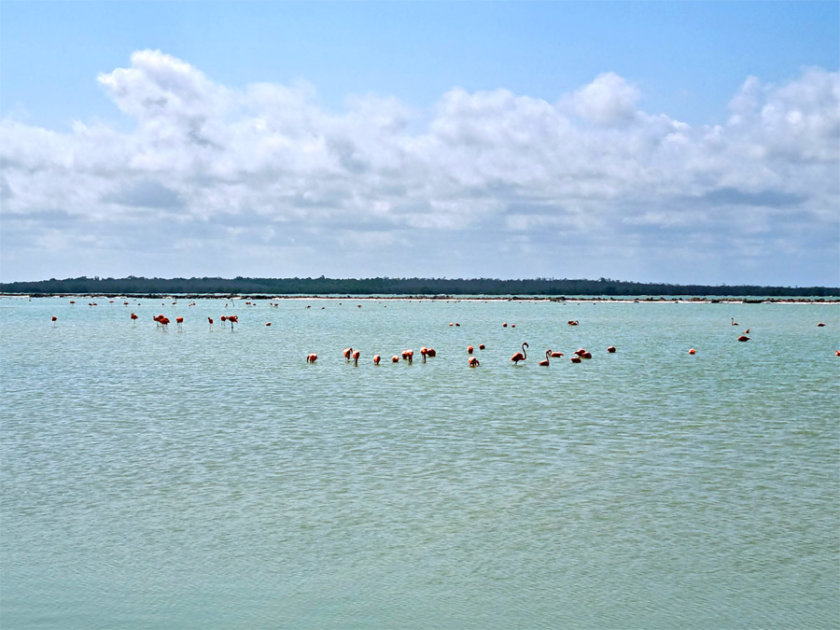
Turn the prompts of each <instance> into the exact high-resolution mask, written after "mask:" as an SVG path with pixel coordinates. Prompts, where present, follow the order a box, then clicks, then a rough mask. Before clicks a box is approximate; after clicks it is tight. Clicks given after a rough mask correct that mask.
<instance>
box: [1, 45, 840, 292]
mask: <svg viewBox="0 0 840 630" xmlns="http://www.w3.org/2000/svg"><path fill="white" fill-rule="evenodd" d="M99 82H100V83H101V84H102V85H103V86H104V88H105V91H106V93H107V94H108V95H109V96H110V98H112V100H113V101H114V103H115V104H116V105H117V107H119V109H120V110H121V111H123V112H124V113H125V114H126V115H127V116H129V117H130V118H131V119H132V120H133V121H134V122H135V123H136V124H135V126H134V127H133V128H132V129H131V130H130V131H128V132H125V131H119V130H117V129H114V128H109V127H106V126H103V125H89V124H85V123H82V122H79V123H77V124H76V125H75V126H74V128H73V129H72V131H71V132H69V133H60V132H56V131H53V130H48V129H41V128H38V127H34V126H30V125H26V124H24V123H21V122H19V121H17V120H15V119H12V118H7V119H5V120H3V121H0V164H2V184H3V185H2V193H3V195H2V203H3V228H4V229H3V233H4V235H3V239H4V242H3V266H2V267H3V271H2V273H3V275H4V277H8V278H12V279H14V278H16V277H20V278H26V277H30V276H31V274H32V273H34V271H28V269H34V267H32V266H31V265H30V266H29V267H27V263H26V260H27V258H28V257H29V256H30V255H31V254H32V252H35V251H37V250H38V248H39V247H42V246H43V245H44V243H49V244H50V247H51V248H52V249H53V250H54V251H53V254H52V257H53V259H54V260H56V261H58V260H61V261H62V262H61V263H60V264H61V268H66V269H68V275H81V274H82V273H88V274H89V275H93V274H94V273H96V274H98V275H119V274H120V273H124V274H135V275H141V274H146V275H176V274H178V275H205V274H208V275H210V274H217V273H226V274H228V275H230V274H233V275H236V274H250V275H287V274H294V273H299V274H302V275H310V273H307V268H308V267H307V265H308V264H309V262H307V261H306V260H302V259H301V258H300V257H299V256H297V254H299V253H300V252H302V251H316V250H317V251H321V252H325V253H324V254H323V256H324V259H323V260H322V264H320V266H319V269H318V271H319V273H320V272H323V273H332V274H333V275H344V276H346V275H356V274H360V273H362V271H361V269H362V268H364V269H370V267H371V265H374V264H375V261H376V260H377V258H376V257H374V256H373V255H372V256H371V258H370V260H367V261H365V262H364V267H363V266H362V265H360V266H359V268H358V269H359V270H356V269H354V268H353V265H352V258H349V257H348V255H349V254H351V253H352V251H353V248H352V247H351V246H350V242H351V241H354V240H355V241H357V242H359V243H365V244H366V245H367V246H369V247H371V248H375V247H381V249H382V257H381V258H380V259H378V260H380V261H381V263H380V264H381V265H382V267H381V270H380V271H379V274H380V275H384V274H386V273H390V269H392V268H395V265H397V262H396V261H397V257H400V261H399V268H405V267H407V266H409V267H410V265H408V264H407V263H406V258H405V257H406V256H411V255H415V258H413V259H409V260H413V261H414V265H415V266H414V267H413V269H415V271H414V272H413V274H414V275H424V273H425V272H424V269H434V270H435V273H436V274H437V275H440V274H441V272H440V269H441V268H445V267H446V260H450V259H451V260H453V261H455V262H453V263H452V264H453V265H455V264H457V265H470V264H471V263H470V258H469V257H456V256H453V255H452V251H453V250H452V248H453V243H460V242H463V239H465V238H468V239H472V242H473V245H477V246H480V247H483V248H489V250H490V251H491V252H493V251H495V252H498V255H497V256H496V257H495V259H494V257H493V256H492V255H491V256H476V257H475V258H474V260H476V261H479V260H480V261H481V265H483V266H479V264H478V262H476V263H475V264H476V267H475V268H469V267H467V268H464V267H458V268H454V267H453V268H452V269H449V270H448V271H446V272H445V273H447V274H448V275H452V276H463V275H490V276H501V275H511V274H512V275H520V276H569V275H571V271H570V270H572V269H577V268H579V267H580V264H581V263H580V262H579V259H580V257H581V256H582V255H585V256H587V257H591V256H596V255H597V256H599V257H601V258H600V259H599V262H598V268H597V270H596V269H594V268H593V271H592V273H584V274H583V275H588V276H593V277H597V276H600V275H604V276H611V277H620V276H621V275H622V273H621V272H622V269H634V270H640V271H639V273H644V272H645V271H644V270H645V269H647V270H648V271H647V272H646V273H648V274H649V279H660V277H659V276H656V272H658V271H660V270H661V269H662V261H666V263H668V264H670V265H671V267H673V260H675V259H677V258H678V257H679V252H680V249H681V248H682V247H685V246H692V245H696V246H701V245H702V246H703V247H708V246H709V243H717V245H716V246H717V247H719V248H720V250H721V252H726V255H727V256H730V257H734V259H735V261H736V262H737V261H739V260H740V261H741V262H742V263H743V268H744V269H749V270H750V271H749V273H754V271H753V270H754V269H755V268H756V266H757V267H759V268H760V267H761V265H760V264H758V265H756V264H755V261H760V260H762V257H765V258H768V259H769V258H770V257H772V256H773V255H774V254H773V252H771V251H770V244H773V247H774V250H775V251H778V250H779V243H782V245H783V246H782V248H781V249H784V250H787V251H797V250H799V251H804V252H805V254H803V255H804V256H806V257H810V260H812V262H811V267H810V268H809V270H807V271H803V273H811V274H813V273H817V272H820V270H821V269H822V271H821V273H822V275H821V276H820V277H821V279H820V280H819V282H823V283H830V282H834V283H836V282H837V273H836V270H829V271H825V270H824V268H826V267H827V263H830V262H831V261H832V260H836V256H837V247H836V245H837V244H836V243H833V244H832V243H831V242H830V241H828V242H826V240H825V238H822V237H817V236H814V235H816V234H825V233H826V231H829V232H830V231H831V230H834V231H835V233H836V231H837V226H838V211H837V199H838V197H840V184H839V183H838V167H839V166H840V78H838V73H837V72H827V71H825V70H821V69H817V68H811V69H806V70H804V71H803V72H802V73H801V75H800V76H798V77H796V78H795V79H793V80H791V81H789V82H788V83H786V84H784V85H772V84H765V83H762V82H761V81H760V80H759V79H756V78H748V79H747V80H746V81H745V83H744V84H743V86H742V87H741V89H740V90H739V91H738V93H737V94H735V95H734V96H733V98H732V101H731V102H730V110H731V116H730V119H729V121H728V122H727V124H725V125H720V126H698V127H692V126H690V125H687V124H685V123H682V122H680V121H677V120H674V119H672V118H670V117H668V116H667V115H666V114H656V115H654V114H649V113H647V112H645V111H643V110H641V109H639V107H638V103H639V101H640V96H641V95H640V92H639V90H638V89H637V88H636V87H635V86H633V85H632V84H631V83H630V82H628V81H627V80H625V79H624V78H622V77H620V76H618V75H616V74H614V73H606V74H602V75H600V76H598V77H596V78H595V79H594V80H593V81H592V82H591V83H589V84H588V85H585V86H583V87H581V88H580V89H578V90H576V91H574V92H572V93H570V94H567V95H561V96H560V98H558V99H557V101H556V102H554V103H549V102H547V101H545V100H542V99H537V98H532V97H529V96H524V95H517V94H514V93H512V92H510V91H509V90H504V89H499V90H492V91H483V92H473V93H470V92H467V91H465V90H463V89H460V88H454V89H452V90H450V91H449V92H447V93H446V94H444V95H442V96H441V98H440V100H439V102H438V103H437V105H436V106H435V107H434V108H433V109H432V110H431V111H428V112H422V111H418V110H416V109H414V108H412V107H411V106H409V105H407V104H405V103H401V102H399V101H398V100H397V99H394V98H391V97H387V96H384V97H383V96H378V95H355V96H350V97H348V99H347V104H346V109H345V110H344V111H340V112H329V111H326V110H325V109H323V108H322V107H321V106H320V105H319V103H318V100H317V94H316V92H315V89H314V88H313V87H312V86H311V85H308V84H305V83H296V84H293V85H276V84H267V83H263V84H254V85H250V86H247V87H245V88H244V89H238V88H231V87H227V86H224V85H220V84H218V83H216V82H214V81H213V80H212V79H210V78H208V77H207V76H205V75H204V74H203V73H202V72H201V71H199V70H198V69H196V68H194V67H193V66H191V65H190V64H189V63H187V62H185V61H182V60H179V59H176V58H174V57H172V56H170V55H166V54H164V53H161V52H159V51H140V52H137V53H135V54H133V55H132V57H131V64H130V66H129V67H128V68H119V69H116V70H114V71H113V72H110V73H107V74H103V75H101V76H100V77H99ZM56 212H59V213H61V214H60V216H61V217H64V222H63V224H62V234H61V238H58V237H57V236H56V234H55V228H54V227H53V226H52V225H51V220H52V219H50V217H55V216H56V215H55V214H54V213H56ZM51 213H52V214H51ZM792 222H795V224H796V225H797V226H798V229H796V230H791V229H790V226H791V223H792ZM138 225H142V226H143V227H142V229H140V230H139V229H138ZM175 225H177V234H175V233H173V226H175ZM240 228H241V229H240ZM745 232H753V233H758V234H763V235H764V238H765V241H764V242H766V243H767V244H768V247H767V249H766V250H764V251H762V249H761V247H758V248H757V249H752V250H750V252H749V255H747V254H746V253H745V254H744V255H743V256H742V257H739V254H737V253H733V248H737V247H739V246H740V245H739V243H740V241H738V240H737V238H736V236H737V235H738V234H741V233H745ZM350 234H356V235H357V238H356V239H353V238H348V235H350ZM412 234H415V235H417V238H413V237H412ZM514 234H515V235H516V239H515V240H514V241H510V240H509V237H510V236H511V235H514ZM91 235H99V236H100V237H101V238H100V239H99V240H100V241H106V240H107V242H108V243H109V244H112V245H113V250H115V251H117V252H120V251H122V252H125V253H128V254H132V253H133V254H132V255H129V259H130V260H136V261H143V262H142V264H143V265H149V264H150V263H148V262H147V261H149V260H151V261H154V260H155V259H156V258H155V256H154V255H150V252H151V251H152V250H155V248H157V247H158V246H160V247H161V248H163V247H169V246H171V245H172V244H173V243H178V244H179V247H180V248H181V249H179V250H178V251H180V252H183V254H182V256H181V258H178V253H177V252H176V253H172V252H168V253H166V254H165V256H164V255H163V254H162V255H161V259H163V258H165V259H166V261H167V264H168V266H169V268H170V269H171V271H170V272H168V273H167V272H166V270H164V269H152V268H142V269H138V268H124V269H122V271H120V270H119V265H120V263H118V262H117V261H114V260H113V259H110V258H108V259H106V258H103V260H104V262H103V265H105V266H108V265H110V266H109V267H108V268H102V269H100V268H97V269H77V268H73V265H74V264H77V263H75V262H74V261H77V260H82V261H84V264H86V265H87V264H90V263H89V259H90V257H89V256H87V255H86V256H79V255H78V251H77V248H78V247H79V243H80V242H81V239H82V236H84V237H85V238H88V237H90V236H91ZM546 239H549V240H550V241H551V242H552V243H555V244H556V247H554V249H553V250H552V252H551V254H550V255H549V257H548V260H546V248H545V247H543V246H542V244H543V243H544V242H545V241H546ZM419 241H422V242H419ZM619 241H620V242H622V245H621V248H619V247H617V246H616V243H617V242H619ZM93 242H94V243H95V242H98V241H97V240H96V239H94V241H93ZM202 242H205V243H207V244H208V246H210V245H209V244H212V247H213V248H216V249H218V250H220V251H224V252H226V254H225V255H226V256H229V257H230V264H229V265H227V266H226V270H219V269H211V268H208V267H207V263H206V260H205V259H204V258H203V257H201V256H198V255H196V248H197V247H198V244H200V243H202ZM512 242H515V243H516V246H515V247H512V246H511V243H512ZM759 242H760V241H759ZM529 243H530V244H533V248H529ZM257 244H258V248H257ZM393 244H399V247H393V246H392V245H393ZM84 246H85V247H86V248H88V249H89V248H91V247H93V246H95V245H92V244H91V242H90V241H88V242H86V243H85V245H84ZM245 248H251V249H250V251H251V252H254V251H260V252H263V253H265V255H266V257H267V258H269V259H275V260H281V261H284V262H285V265H286V266H285V267H284V268H285V269H288V271H287V272H283V271H278V270H277V269H275V268H272V267H266V268H264V269H261V268H259V259H258V257H255V256H254V255H253V254H252V253H251V254H248V255H246V254H244V253H242V254H238V253H237V252H239V251H241V250H243V249H245ZM532 250H533V253H529V252H531V251H532ZM109 251H111V250H109ZM506 251H509V252H510V254H509V257H508V254H505V252H506ZM745 251H746V250H745ZM429 252H433V253H434V256H435V257H436V258H435V260H434V261H431V260H430V259H429ZM109 255H112V254H109ZM103 256H104V252H103ZM634 257H636V258H638V259H639V260H642V261H648V262H641V263H640V262H639V260H634V261H633V262H632V264H631V263H630V261H631V259H634ZM427 260H428V262H426V261H427ZM748 262H749V264H747V263H748ZM57 264H58V263H57ZM493 264H496V265H497V268H486V267H487V265H493ZM237 265H239V266H237ZM609 265H611V266H612V270H610V269H609V268H605V266H609ZM77 266H78V265H77ZM173 266H174V267H175V268H173ZM700 272H701V273H702V270H700ZM57 273H60V270H55V271H52V272H49V273H48V275H56V274H57ZM313 273H314V272H313ZM674 273H678V272H676V271H675V272H674ZM679 273H681V274H683V275H684V277H682V280H684V281H686V282H692V281H705V282H715V281H729V282H738V281H750V278H737V277H731V278H718V277H699V278H698V277H697V276H696V274H697V273H698V269H697V267H696V266H694V267H690V268H689V267H687V268H686V269H684V270H683V271H681V272H679ZM693 274H694V275H693ZM832 278H834V280H833V281H832V280H831V279H832ZM628 279H636V278H628ZM642 279H645V278H642ZM665 279H670V280H674V278H665ZM754 281H756V282H758V281H761V282H770V279H755V280H754ZM778 282H783V280H779V281H778ZM789 282H790V281H789ZM803 282H804V281H803ZM814 282H818V280H814Z"/></svg>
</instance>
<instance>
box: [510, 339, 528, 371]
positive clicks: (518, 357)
mask: <svg viewBox="0 0 840 630" xmlns="http://www.w3.org/2000/svg"><path fill="white" fill-rule="evenodd" d="M527 347H528V343H527V342H525V341H523V342H522V352H517V353H516V354H514V355H513V356H512V357H511V358H510V360H511V361H513V364H514V365H519V362H520V361H524V360H525V359H527V358H528V355H527V354H526V353H525V348H527Z"/></svg>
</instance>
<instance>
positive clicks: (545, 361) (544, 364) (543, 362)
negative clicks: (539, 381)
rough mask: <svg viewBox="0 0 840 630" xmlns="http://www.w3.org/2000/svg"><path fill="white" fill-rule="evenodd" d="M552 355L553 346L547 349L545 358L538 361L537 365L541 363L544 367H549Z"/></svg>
mask: <svg viewBox="0 0 840 630" xmlns="http://www.w3.org/2000/svg"><path fill="white" fill-rule="evenodd" d="M550 356H551V348H549V349H548V350H546V351H545V359H543V360H542V361H540V362H539V363H537V365H541V366H543V367H548V357H550Z"/></svg>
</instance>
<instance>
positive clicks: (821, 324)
mask: <svg viewBox="0 0 840 630" xmlns="http://www.w3.org/2000/svg"><path fill="white" fill-rule="evenodd" d="M823 326H825V324H823V323H822V322H820V323H819V324H817V328H822V327H823Z"/></svg>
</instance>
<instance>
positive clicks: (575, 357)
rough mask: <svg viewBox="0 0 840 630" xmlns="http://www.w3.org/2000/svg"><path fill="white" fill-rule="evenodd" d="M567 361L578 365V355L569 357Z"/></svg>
mask: <svg viewBox="0 0 840 630" xmlns="http://www.w3.org/2000/svg"><path fill="white" fill-rule="evenodd" d="M569 360H570V361H571V362H572V363H580V355H579V354H574V355H572V356H571V357H569Z"/></svg>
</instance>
